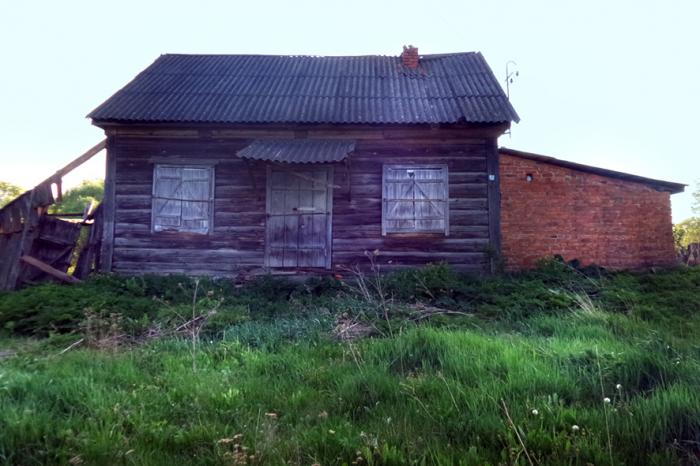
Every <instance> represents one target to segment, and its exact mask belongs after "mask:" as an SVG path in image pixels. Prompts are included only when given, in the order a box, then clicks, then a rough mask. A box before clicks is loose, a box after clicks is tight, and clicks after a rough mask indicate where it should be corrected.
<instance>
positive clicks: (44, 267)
mask: <svg viewBox="0 0 700 466" xmlns="http://www.w3.org/2000/svg"><path fill="white" fill-rule="evenodd" d="M20 260H21V261H22V262H24V263H25V264H29V265H31V266H32V267H36V268H37V269H39V270H41V271H42V272H45V273H48V274H49V275H51V276H52V277H56V278H58V279H59V280H61V281H64V282H66V283H80V280H78V279H77V278H75V277H71V276H70V275H68V274H67V273H65V272H61V271H60V270H58V269H55V268H53V267H51V266H50V265H49V264H47V263H45V262H42V261H40V260H39V259H36V258H34V257H32V256H22V257H20Z"/></svg>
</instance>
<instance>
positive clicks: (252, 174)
mask: <svg viewBox="0 0 700 466" xmlns="http://www.w3.org/2000/svg"><path fill="white" fill-rule="evenodd" d="M106 130H107V134H108V135H109V136H110V138H109V141H110V143H109V147H108V151H109V153H110V156H111V157H113V158H114V159H115V164H114V173H113V177H114V199H113V202H114V230H113V239H112V241H113V253H112V263H111V270H112V271H114V272H118V273H127V274H132V273H134V274H137V273H161V274H162V273H185V274H189V275H216V276H234V275H237V274H239V273H264V272H266V269H265V268H264V263H265V222H266V204H265V203H266V199H265V198H266V181H267V180H266V174H267V165H265V163H263V162H251V161H246V160H243V159H240V158H238V157H237V156H236V152H237V151H238V150H240V149H242V148H243V147H245V146H247V145H248V144H250V143H251V142H252V140H254V139H261V138H266V137H269V138H289V137H297V138H298V137H309V138H342V139H348V138H352V139H354V140H355V141H356V148H355V152H354V153H352V154H351V155H350V157H349V159H348V160H347V162H346V163H335V164H332V166H333V170H334V181H333V183H334V184H335V185H336V188H334V190H333V213H332V215H333V221H332V270H335V271H337V270H343V268H344V267H349V266H353V265H356V264H358V265H360V266H367V265H368V264H369V263H368V259H367V258H366V256H365V251H367V250H369V251H373V250H375V249H376V250H378V251H379V256H378V262H379V263H380V264H381V266H382V269H383V270H391V269H396V268H400V267H406V266H418V265H421V264H425V263H428V262H437V261H444V262H447V263H449V264H451V265H452V266H454V267H455V268H456V269H459V270H462V271H471V272H484V271H487V270H488V269H489V261H488V258H487V254H486V253H485V251H486V250H487V249H488V248H489V246H490V245H491V247H496V248H497V246H498V230H497V228H496V229H494V228H493V225H490V224H489V217H490V216H489V212H490V211H491V218H492V219H493V218H498V213H497V210H495V211H494V209H497V208H498V202H497V201H498V200H497V199H494V192H495V193H496V194H497V193H498V189H497V186H496V189H495V190H494V189H489V183H497V178H494V180H492V181H489V172H488V169H489V167H493V166H494V165H495V166H496V167H497V166H498V164H497V162H496V163H495V164H494V162H493V161H494V160H497V151H496V138H497V136H498V135H499V134H500V133H501V132H502V131H503V128H502V127H501V126H496V125H492V126H486V127H468V128H464V127H447V128H435V127H394V128H389V129H387V128H384V127H363V128H358V127H352V128H338V127H311V128H310V127H295V128H288V127H282V128H272V129H270V128H269V127H260V128H213V129H191V128H188V129H185V128H153V127H150V128H147V127H146V128H134V127H128V126H112V127H108V128H106ZM163 160H168V161H171V160H172V162H173V163H177V162H178V160H181V161H184V160H186V161H198V162H208V163H212V164H214V165H215V176H214V178H215V185H214V194H215V195H214V202H213V210H214V215H213V224H212V226H211V228H210V232H209V234H206V235H203V234H196V233H182V232H152V226H151V204H152V197H151V195H152V189H153V167H154V163H158V162H162V161H163ZM383 164H445V165H447V167H448V174H449V179H448V182H449V235H447V236H446V235H444V234H415V233H414V234H391V233H390V234H387V235H386V236H382V167H383ZM489 206H492V207H491V208H490V207H489ZM491 221H492V222H493V220H491ZM106 224H107V223H106ZM106 237H109V234H107V236H106Z"/></svg>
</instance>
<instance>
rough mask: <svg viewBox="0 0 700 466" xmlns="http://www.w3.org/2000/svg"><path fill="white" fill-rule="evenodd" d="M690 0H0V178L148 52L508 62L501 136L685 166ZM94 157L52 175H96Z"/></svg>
mask: <svg viewBox="0 0 700 466" xmlns="http://www.w3.org/2000/svg"><path fill="white" fill-rule="evenodd" d="M699 18H700V1H697V0H694V1H693V0H689V1H673V0H667V1H659V2H651V1H644V0H636V1H612V0H606V1H600V0H589V1H585V2H583V1H579V2H569V1H561V0H560V1H506V0H500V1H491V2H486V1H465V0H462V1H439V0H432V1H383V2H382V1H379V0H375V1H365V0H354V1H343V2H336V1H333V0H318V1H316V0H314V1H311V0H309V1H305V0H296V1H263V0H260V1H253V0H249V1H245V2H243V1H233V0H229V1H213V0H197V1H191V2H179V1H175V0H166V1H147V0H140V1H135V0H120V1H118V2H101V1H95V0H89V1H71V0H64V1H31V0H24V1H16V0H0V52H1V53H0V180H5V181H12V182H14V183H16V184H20V185H23V186H25V187H31V186H33V185H34V184H35V183H38V182H40V181H41V180H42V179H44V178H46V177H47V176H48V175H50V174H51V173H53V172H54V171H55V170H57V169H58V168H60V167H61V166H63V165H64V164H66V163H67V162H69V161H70V160H71V159H73V158H75V157H76V156H77V155H79V154H80V153H82V152H83V151H85V150H86V149H88V148H89V147H91V146H92V145H94V144H95V143H97V142H98V141H99V140H100V139H101V138H102V132H101V130H100V129H99V128H96V127H94V126H92V125H91V124H90V121H89V120H87V119H86V118H85V115H86V114H87V113H88V112H89V111H90V110H92V109H93V108H94V107H96V106H97V105H99V104H100V103H101V102H102V101H104V100H105V99H106V98H108V97H109V96H110V95H112V94H113V93H114V92H116V91H117V90H118V89H119V88H121V87H122V86H124V85H125V84H126V83H127V82H128V81H129V80H130V79H132V78H133V77H134V76H135V75H136V74H137V73H138V72H140V71H141V70H143V69H144V68H145V67H146V66H148V65H149V64H150V63H152V62H153V61H154V60H155V59H156V58H157V57H158V56H159V55H160V54H163V53H233V54H236V53H253V54H296V55H307V54H308V55H367V54H381V55H398V54H399V53H400V52H401V47H402V46H403V45H404V44H413V45H415V46H417V47H418V48H419V51H420V53H422V54H423V53H424V54H430V53H447V52H464V51H481V52H482V53H483V54H484V56H485V58H486V60H487V61H488V62H489V64H490V65H491V68H492V69H493V70H494V72H495V74H496V76H497V77H498V78H499V80H501V81H503V79H504V78H505V65H506V62H508V61H509V60H513V61H515V62H517V64H518V66H517V69H518V70H519V72H520V76H519V77H518V78H516V81H515V83H514V84H513V85H512V86H511V100H512V102H513V105H514V106H515V109H516V110H517V111H518V113H519V114H520V117H521V122H520V123H519V124H516V125H513V129H512V135H511V136H510V137H509V136H503V137H502V138H501V140H500V144H501V145H503V146H507V147H511V148H515V149H520V150H525V151H530V152H538V153H542V154H545V155H551V156H555V157H559V158H563V159H567V160H573V161H576V162H580V163H586V164H591V165H597V166H601V167H605V168H611V169H615V170H622V171H627V172H630V173H634V174H638V175H642V176H649V177H654V178H660V179H664V180H669V181H675V182H681V183H686V184H690V185H691V186H689V187H688V188H687V190H686V191H687V192H686V193H685V194H677V195H674V196H673V197H672V199H673V210H674V220H676V221H678V220H682V219H684V218H686V217H689V216H690V215H691V211H690V204H691V197H690V192H691V191H692V190H693V189H694V188H695V185H694V184H693V183H694V181H696V180H700V160H699V159H698V152H699V149H698V147H697V146H696V145H695V144H694V143H693V141H694V139H693V136H692V135H693V131H694V130H693V128H694V126H695V125H694V120H695V117H696V115H695V114H696V113H697V111H698V109H700V97H698V94H697V92H696V91H695V88H696V87H697V81H698V80H699V79H700V56H699V55H698V48H699V47H700V25H699V24H698V21H699ZM103 172H104V159H103V158H102V157H100V158H96V159H95V160H94V162H92V163H90V164H89V165H88V166H86V167H85V168H84V169H82V170H80V171H79V172H78V173H76V174H75V175H73V176H71V177H70V178H69V179H67V180H66V184H68V185H72V184H75V183H77V182H78V181H80V180H81V179H83V178H98V177H101V176H103Z"/></svg>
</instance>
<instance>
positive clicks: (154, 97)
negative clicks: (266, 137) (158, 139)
mask: <svg viewBox="0 0 700 466" xmlns="http://www.w3.org/2000/svg"><path fill="white" fill-rule="evenodd" d="M88 117H89V118H92V119H93V120H95V122H96V123H99V122H176V123H455V122H460V121H464V122H471V123H503V122H510V121H516V122H517V121H519V118H518V115H517V114H516V113H515V110H514V109H513V107H512V106H511V104H510V102H509V101H508V98H507V97H506V96H505V94H504V93H503V90H502V89H501V86H500V84H499V83H498V81H497V79H496V77H495V76H494V74H493V72H492V71H491V69H490V68H489V66H488V64H487V63H486V60H485V59H484V57H483V56H482V55H481V53H479V52H468V53H453V54H443V55H423V56H421V58H420V64H419V67H418V68H416V69H411V68H408V67H406V66H404V65H402V63H401V59H400V58H399V57H390V56H373V55H370V56H349V57H317V56H274V55H162V56H161V57H159V58H158V59H157V60H156V61H155V62H154V63H153V64H152V65H151V66H149V67H148V68H146V69H145V70H144V71H143V72H141V73H140V74H139V75H138V76H136V78H134V79H133V80H132V81H131V82H130V83H128V84H127V85H126V86H125V87H124V88H123V89H121V90H120V91H118V92H117V93H116V94H114V95H113V96H112V97H110V98H109V99H108V100H107V101H106V102H104V103H103V104H102V105H100V106H99V107H97V108H96V109H95V110H93V111H92V112H91V113H90V114H89V115H88Z"/></svg>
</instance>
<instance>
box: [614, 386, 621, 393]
mask: <svg viewBox="0 0 700 466" xmlns="http://www.w3.org/2000/svg"><path fill="white" fill-rule="evenodd" d="M615 389H616V390H617V391H618V392H619V391H620V390H622V385H621V384H617V385H615Z"/></svg>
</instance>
